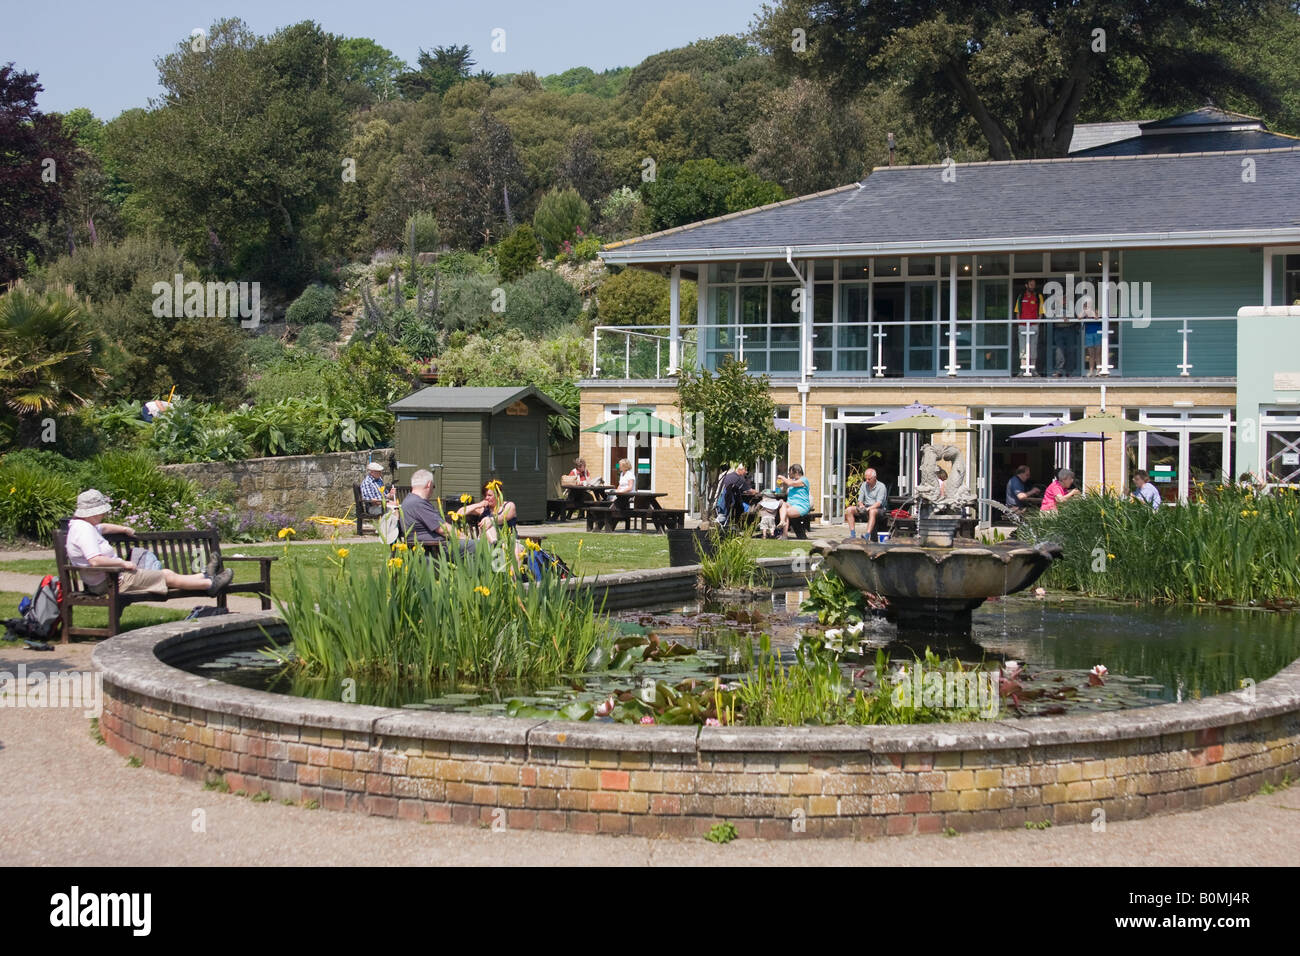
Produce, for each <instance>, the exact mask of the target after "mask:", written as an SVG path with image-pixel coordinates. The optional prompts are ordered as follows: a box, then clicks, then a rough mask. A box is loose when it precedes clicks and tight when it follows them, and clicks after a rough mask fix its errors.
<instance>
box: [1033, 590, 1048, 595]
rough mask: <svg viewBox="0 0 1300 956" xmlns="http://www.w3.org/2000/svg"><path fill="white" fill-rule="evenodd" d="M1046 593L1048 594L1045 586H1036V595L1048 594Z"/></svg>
mask: <svg viewBox="0 0 1300 956" xmlns="http://www.w3.org/2000/svg"><path fill="white" fill-rule="evenodd" d="M1046 594H1047V591H1046V589H1044V588H1034V597H1043V596H1044V595H1046Z"/></svg>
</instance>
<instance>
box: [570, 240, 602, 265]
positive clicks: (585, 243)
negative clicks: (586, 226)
mask: <svg viewBox="0 0 1300 956" xmlns="http://www.w3.org/2000/svg"><path fill="white" fill-rule="evenodd" d="M600 246H601V242H600V240H599V239H597V238H596V237H595V236H583V237H582V238H581V239H579V240H578V241H577V242H575V243H574V244H573V252H572V253H571V254H570V255H569V258H570V259H572V260H573V261H574V262H590V261H591V260H593V259H595V258H596V257H597V256H598V255H600Z"/></svg>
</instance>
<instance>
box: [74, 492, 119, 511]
mask: <svg viewBox="0 0 1300 956" xmlns="http://www.w3.org/2000/svg"><path fill="white" fill-rule="evenodd" d="M112 510H113V506H112V505H110V504H109V503H108V499H107V498H105V497H104V495H103V494H102V493H101V492H98V491H96V490H95V489H94V488H91V489H90V490H89V491H83V492H82V493H81V494H79V495H77V510H76V511H74V512H73V513H72V517H74V518H93V517H95V515H106V514H108V513H109V512H110V511H112Z"/></svg>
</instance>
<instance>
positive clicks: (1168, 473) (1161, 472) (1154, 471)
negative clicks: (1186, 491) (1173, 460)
mask: <svg viewBox="0 0 1300 956" xmlns="http://www.w3.org/2000/svg"><path fill="white" fill-rule="evenodd" d="M1177 477H1178V472H1177V471H1175V470H1174V466H1173V465H1152V466H1151V480H1152V481H1158V482H1160V483H1161V484H1164V483H1166V482H1171V481H1173V480H1174V479H1175V478H1177Z"/></svg>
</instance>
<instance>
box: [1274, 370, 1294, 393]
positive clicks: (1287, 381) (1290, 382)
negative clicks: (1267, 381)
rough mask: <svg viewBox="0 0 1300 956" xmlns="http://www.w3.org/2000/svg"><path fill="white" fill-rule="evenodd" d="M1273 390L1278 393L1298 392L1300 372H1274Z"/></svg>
mask: <svg viewBox="0 0 1300 956" xmlns="http://www.w3.org/2000/svg"><path fill="white" fill-rule="evenodd" d="M1273 389H1274V390H1275V391H1278V392H1300V372H1274V373H1273Z"/></svg>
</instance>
